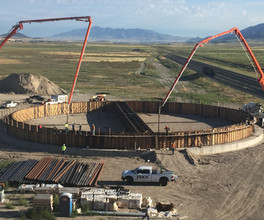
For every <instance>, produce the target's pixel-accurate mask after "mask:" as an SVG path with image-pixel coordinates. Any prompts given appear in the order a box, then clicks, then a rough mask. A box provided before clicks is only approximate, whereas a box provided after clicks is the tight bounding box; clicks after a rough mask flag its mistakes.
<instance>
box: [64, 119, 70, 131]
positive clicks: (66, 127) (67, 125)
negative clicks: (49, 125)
mask: <svg viewBox="0 0 264 220" xmlns="http://www.w3.org/2000/svg"><path fill="white" fill-rule="evenodd" d="M64 127H65V133H66V134H67V133H68V132H69V124H68V122H66V123H65V125H64Z"/></svg>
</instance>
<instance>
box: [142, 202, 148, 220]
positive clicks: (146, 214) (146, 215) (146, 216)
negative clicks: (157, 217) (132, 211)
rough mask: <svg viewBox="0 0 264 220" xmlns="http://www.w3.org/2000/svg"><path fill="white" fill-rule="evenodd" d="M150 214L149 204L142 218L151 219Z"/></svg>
mask: <svg viewBox="0 0 264 220" xmlns="http://www.w3.org/2000/svg"><path fill="white" fill-rule="evenodd" d="M149 214H150V206H149V205H148V206H147V207H146V210H145V215H144V216H143V217H142V219H145V218H147V219H148V220H149Z"/></svg>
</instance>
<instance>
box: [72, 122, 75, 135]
mask: <svg viewBox="0 0 264 220" xmlns="http://www.w3.org/2000/svg"><path fill="white" fill-rule="evenodd" d="M72 132H73V133H75V123H74V124H72Z"/></svg>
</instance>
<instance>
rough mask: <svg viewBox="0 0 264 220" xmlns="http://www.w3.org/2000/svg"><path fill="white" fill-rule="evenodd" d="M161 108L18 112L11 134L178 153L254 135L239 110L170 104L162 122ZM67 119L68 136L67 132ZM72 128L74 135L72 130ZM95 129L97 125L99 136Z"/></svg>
mask: <svg viewBox="0 0 264 220" xmlns="http://www.w3.org/2000/svg"><path fill="white" fill-rule="evenodd" d="M159 106H160V103H159V102H139V101H130V102H80V103H71V105H70V106H68V105H67V104H58V105H43V106H37V107H32V108H29V109H23V110H19V111H16V112H15V113H13V114H11V115H10V116H9V117H8V118H7V119H6V123H7V127H8V132H9V133H10V134H11V135H14V136H16V137H19V138H22V139H25V140H28V141H33V142H38V143H45V144H54V145H61V144H63V143H65V144H66V145H67V146H72V147H87V146H89V147H90V148H99V149H126V150H135V149H138V148H140V149H159V148H170V147H171V146H172V144H173V143H175V145H176V147H177V148H186V147H201V146H208V145H215V144H224V143H229V142H233V141H237V140H241V139H244V138H247V137H249V136H250V135H251V134H252V132H253V126H252V125H246V124H245V121H246V119H250V120H251V118H250V116H249V115H247V114H246V113H245V112H243V111H240V110H235V109H230V108H224V107H218V106H210V105H202V104H192V103H167V104H166V105H165V106H164V108H162V111H161V114H160V119H158V109H159ZM44 117H45V120H44V121H45V123H43V122H44V121H43V118H44ZM67 119H68V120H69V132H67V133H66V132H65V129H64V124H65V122H66V121H67ZM73 123H75V124H76V126H75V132H73V131H72V129H71V125H72V124H73ZM80 123H81V124H82V132H81V133H79V131H78V126H79V124H80ZM39 124H42V125H43V128H42V129H39V128H38V125H39ZM92 124H95V125H96V129H95V133H94V134H93V132H92V131H91V125H92ZM165 125H167V126H168V127H169V128H170V130H169V132H166V130H165V129H164V126H165ZM55 126H56V127H57V128H56V129H54V127H55Z"/></svg>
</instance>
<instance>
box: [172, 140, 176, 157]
mask: <svg viewBox="0 0 264 220" xmlns="http://www.w3.org/2000/svg"><path fill="white" fill-rule="evenodd" d="M175 148H176V143H175V141H174V142H173V144H172V147H171V152H172V154H174V151H175Z"/></svg>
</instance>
